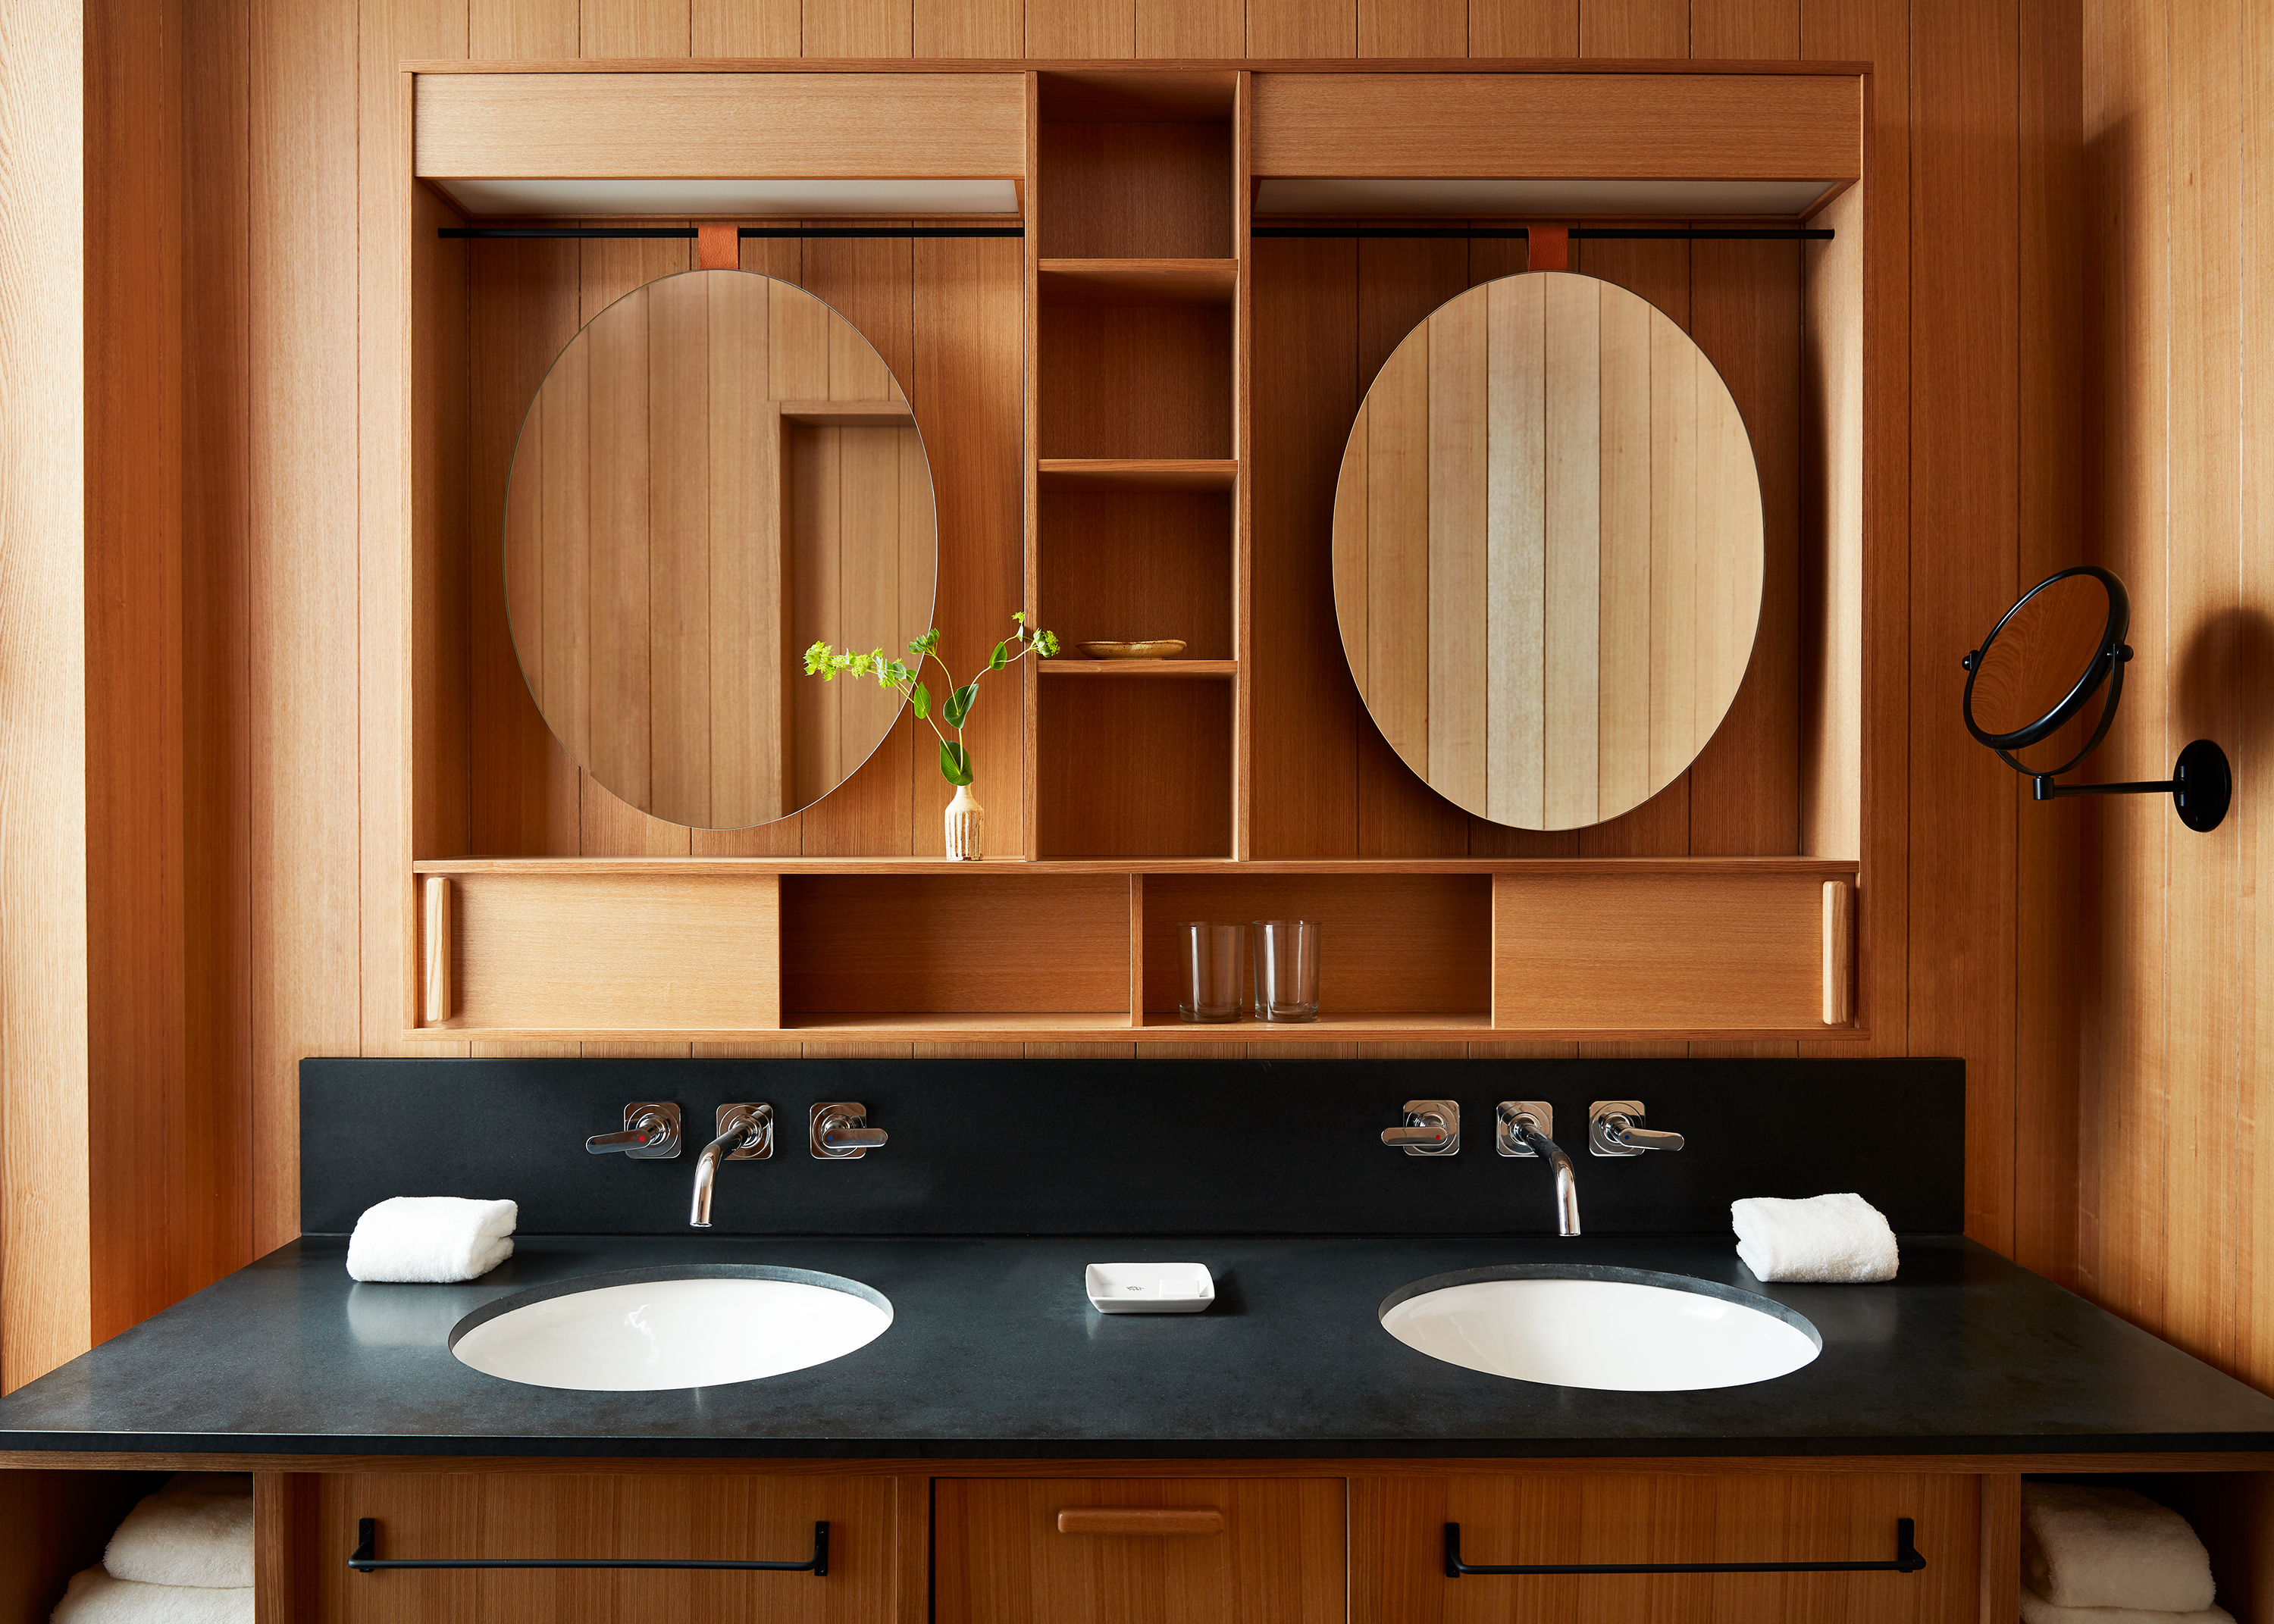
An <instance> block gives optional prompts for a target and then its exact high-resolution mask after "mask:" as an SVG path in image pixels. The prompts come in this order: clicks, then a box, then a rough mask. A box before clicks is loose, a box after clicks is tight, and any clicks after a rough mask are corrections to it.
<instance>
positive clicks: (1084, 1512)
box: [1058, 1506, 1224, 1534]
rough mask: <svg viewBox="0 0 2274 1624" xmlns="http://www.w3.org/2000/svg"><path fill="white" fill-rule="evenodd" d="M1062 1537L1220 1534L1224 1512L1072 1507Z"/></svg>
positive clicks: (1061, 1523) (1062, 1516)
mask: <svg viewBox="0 0 2274 1624" xmlns="http://www.w3.org/2000/svg"><path fill="white" fill-rule="evenodd" d="M1058 1532H1059V1533H1061V1534H1221V1533H1222V1532H1224V1513H1222V1512H1221V1511H1218V1510H1216V1509H1215V1508H1214V1507H1209V1506H1069V1507H1066V1509H1065V1510H1064V1511H1061V1512H1059V1513H1058Z"/></svg>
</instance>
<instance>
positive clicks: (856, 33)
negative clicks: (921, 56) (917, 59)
mask: <svg viewBox="0 0 2274 1624" xmlns="http://www.w3.org/2000/svg"><path fill="white" fill-rule="evenodd" d="M804 17H805V34H804V39H805V44H804V50H803V53H802V54H803V55H805V56H878V57H890V56H907V55H908V54H909V52H910V50H911V49H912V47H913V41H914V39H915V14H914V12H913V11H912V9H911V6H910V0H832V4H828V5H817V6H808V7H806V8H805V11H804Z"/></svg>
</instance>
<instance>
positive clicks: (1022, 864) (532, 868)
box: [410, 857, 1857, 880]
mask: <svg viewBox="0 0 2274 1624" xmlns="http://www.w3.org/2000/svg"><path fill="white" fill-rule="evenodd" d="M410 868H411V872H412V873H414V874H446V875H448V874H508V875H523V876H546V875H554V876H596V875H626V876H636V875H651V876H674V875H676V876H700V875H712V876H734V875H757V874H812V875H863V874H866V875H926V874H960V875H974V876H976V875H988V876H998V877H999V876H1004V875H1021V876H1034V877H1038V878H1047V877H1050V876H1072V875H1085V874H1193V875H1256V874H1316V875H1328V876H1350V875H1367V874H1542V875H1546V874H1553V875H1603V876H1611V875H1625V876H1636V875H1670V874H1686V875H1717V874H1722V875H1736V874H1750V875H1780V874H1794V875H1810V876H1815V877H1818V878H1820V879H1826V880H1838V879H1853V878H1854V877H1855V876H1856V869H1857V864H1856V860H1855V859H1853V858H1843V857H1390V858H1365V857H1283V858H1251V859H1249V860H1247V861H1244V862H1235V861H1232V860H1231V858H1229V857H1131V858H1105V857H1073V858H1051V859H1038V860H1031V861H1030V860H1028V859H1026V858H1022V857H990V858H988V859H987V860H986V861H983V862H952V861H948V860H947V859H945V858H944V857H426V858H421V859H419V860H418V861H415V862H413V863H412V864H411V865H410Z"/></svg>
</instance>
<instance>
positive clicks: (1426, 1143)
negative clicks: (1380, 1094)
mask: <svg viewBox="0 0 2274 1624" xmlns="http://www.w3.org/2000/svg"><path fill="white" fill-rule="evenodd" d="M1382 1143H1383V1144H1385V1145H1388V1146H1389V1147H1392V1148H1393V1149H1400V1150H1403V1151H1404V1153H1405V1154H1407V1155H1409V1156H1457V1155H1459V1154H1461V1107H1460V1102H1459V1101H1456V1100H1408V1101H1406V1102H1405V1125H1404V1126H1403V1127H1400V1128H1384V1129H1383V1130H1382Z"/></svg>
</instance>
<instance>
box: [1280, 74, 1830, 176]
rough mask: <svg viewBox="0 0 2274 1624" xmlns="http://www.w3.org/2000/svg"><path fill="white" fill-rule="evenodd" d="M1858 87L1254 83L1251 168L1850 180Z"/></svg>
mask: <svg viewBox="0 0 2274 1624" xmlns="http://www.w3.org/2000/svg"><path fill="white" fill-rule="evenodd" d="M1860 94H1861V93H1860V86H1858V84H1857V82H1856V80H1855V79H1848V78H1842V77H1841V76H1837V75H1812V74H1793V75H1785V74H1778V75H1768V74H1762V75H1742V74H1737V75H1706V74H1698V75H1690V76H1687V77H1681V78H1675V79H1667V78H1662V77H1660V76H1657V75H1642V74H1631V75H1627V74H1615V73H1596V74H1585V75H1573V76H1570V77H1565V78H1557V77H1553V76H1532V75H1525V76H1510V77H1497V76H1492V75H1487V74H1459V73H1450V74H1443V75H1439V76H1434V77H1433V78H1432V79H1431V80H1430V83H1429V86H1428V89H1427V94H1415V91H1414V88H1413V87H1412V86H1401V85H1400V84H1399V82H1398V81H1397V79H1393V78H1390V77H1388V76H1385V75H1380V74H1367V73H1333V74H1293V73H1291V74H1271V75H1269V76H1267V77H1266V78H1264V79H1261V80H1260V81H1259V82H1258V85H1257V87H1256V113H1257V119H1256V130H1257V138H1256V143H1255V173H1257V174H1258V175H1349V176H1361V175H1442V176H1452V175H1585V176H1590V177H1601V178H1604V179H1611V178H1615V177H1625V176H1632V177H1648V178H1653V179H1661V180H1663V179H1676V178H1680V177H1684V176H1692V175H1695V176H1704V177H1714V178H1717V179H1763V180H1766V179H1777V178H1788V179H1810V180H1818V179H1820V180H1852V179H1855V178H1856V175H1857V173H1858V164H1859V162H1860V159H1861V155H1862V154H1861V151H1860V148H1859V146H1858V143H1857V140H1856V134H1857V131H1858V130H1859V128H1860V122H1859V119H1858V117H1857V114H1858V109H1859V98H1860Z"/></svg>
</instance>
